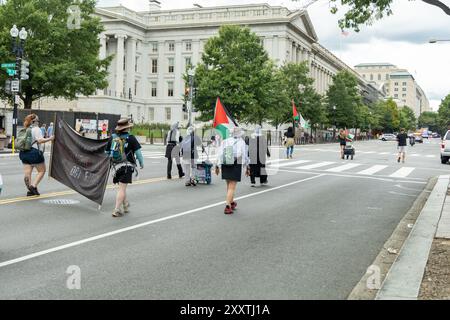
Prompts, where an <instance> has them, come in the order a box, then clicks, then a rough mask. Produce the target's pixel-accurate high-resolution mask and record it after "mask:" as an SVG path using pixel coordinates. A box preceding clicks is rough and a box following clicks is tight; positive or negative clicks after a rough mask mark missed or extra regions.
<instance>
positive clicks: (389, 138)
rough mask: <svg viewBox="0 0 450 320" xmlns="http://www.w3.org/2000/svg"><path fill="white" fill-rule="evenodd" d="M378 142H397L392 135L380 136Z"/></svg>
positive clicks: (395, 137)
mask: <svg viewBox="0 0 450 320" xmlns="http://www.w3.org/2000/svg"><path fill="white" fill-rule="evenodd" d="M380 140H382V141H397V136H396V135H394V134H392V133H384V134H382V135H381V137H380Z"/></svg>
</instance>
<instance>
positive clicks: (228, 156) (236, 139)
mask: <svg viewBox="0 0 450 320" xmlns="http://www.w3.org/2000/svg"><path fill="white" fill-rule="evenodd" d="M242 136H243V132H242V130H241V128H238V127H235V128H233V129H232V132H231V137H230V138H228V139H225V140H223V141H222V143H221V145H220V148H219V150H218V152H217V163H216V170H215V171H216V175H219V173H220V169H222V179H223V180H225V181H226V182H227V198H226V205H225V210H224V213H225V214H232V213H233V211H234V210H235V209H236V207H237V203H236V201H234V194H235V192H236V187H237V183H238V182H240V181H241V177H242V167H243V166H244V168H245V170H246V171H245V175H246V176H248V175H249V167H248V165H249V163H250V160H249V157H248V148H247V145H246V144H245V141H244V139H243V138H242Z"/></svg>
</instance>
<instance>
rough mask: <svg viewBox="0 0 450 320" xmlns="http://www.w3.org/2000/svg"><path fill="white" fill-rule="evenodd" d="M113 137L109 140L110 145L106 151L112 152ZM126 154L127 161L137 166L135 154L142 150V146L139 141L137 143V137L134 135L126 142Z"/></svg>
mask: <svg viewBox="0 0 450 320" xmlns="http://www.w3.org/2000/svg"><path fill="white" fill-rule="evenodd" d="M120 136H121V137H124V136H125V134H120ZM112 140H113V138H112V136H111V137H110V138H109V141H108V145H107V146H106V150H111V144H112ZM125 144H126V146H125V153H126V155H127V161H128V162H130V163H132V164H136V157H135V156H134V153H135V152H136V151H138V150H139V149H141V148H142V147H141V144H140V143H139V141H137V139H136V137H135V136H133V135H131V134H130V135H128V138H127V141H126V142H125Z"/></svg>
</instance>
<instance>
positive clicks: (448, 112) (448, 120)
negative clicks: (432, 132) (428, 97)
mask: <svg viewBox="0 0 450 320" xmlns="http://www.w3.org/2000/svg"><path fill="white" fill-rule="evenodd" d="M438 114H439V127H440V130H441V133H442V134H444V133H445V132H447V130H450V94H449V95H447V96H446V97H445V98H444V100H442V102H441V104H440V106H439V111H438Z"/></svg>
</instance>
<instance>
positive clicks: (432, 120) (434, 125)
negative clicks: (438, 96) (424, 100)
mask: <svg viewBox="0 0 450 320" xmlns="http://www.w3.org/2000/svg"><path fill="white" fill-rule="evenodd" d="M418 125H419V128H428V129H430V130H431V131H433V132H436V131H440V127H439V114H438V113H437V112H433V111H424V112H422V114H421V115H420V116H419V119H418Z"/></svg>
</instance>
